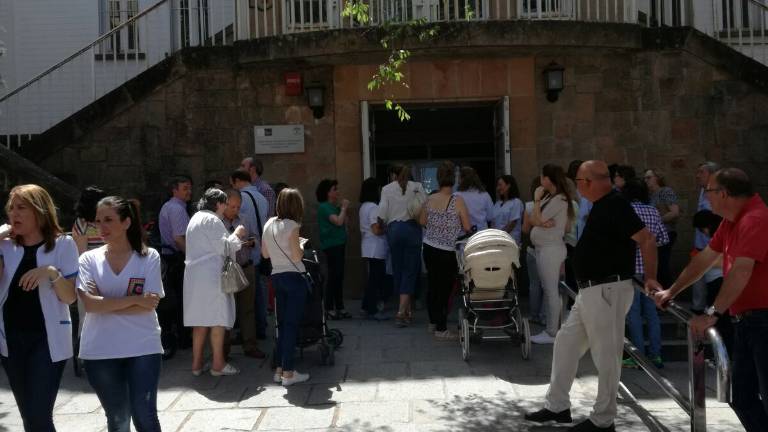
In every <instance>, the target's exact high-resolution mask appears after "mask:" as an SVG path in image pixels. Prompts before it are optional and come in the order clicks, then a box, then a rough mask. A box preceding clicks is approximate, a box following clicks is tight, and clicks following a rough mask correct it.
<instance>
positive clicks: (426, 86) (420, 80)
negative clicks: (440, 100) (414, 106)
mask: <svg viewBox="0 0 768 432" xmlns="http://www.w3.org/2000/svg"><path fill="white" fill-rule="evenodd" d="M440 66H442V65H435V66H433V65H432V64H430V63H425V62H412V63H411V64H410V73H409V74H408V75H407V76H406V77H405V79H406V81H408V84H409V86H410V88H411V97H412V98H414V99H432V98H433V97H435V95H436V94H437V95H439V94H446V93H448V92H442V93H439V91H440V90H438V93H436V90H435V88H433V87H439V86H440V85H441V83H440V81H441V80H445V77H444V72H443V71H441V70H440ZM455 84H456V81H455V79H454V83H453V86H454V88H450V89H449V92H450V93H456V89H455ZM448 85H449V86H450V85H451V84H448Z"/></svg>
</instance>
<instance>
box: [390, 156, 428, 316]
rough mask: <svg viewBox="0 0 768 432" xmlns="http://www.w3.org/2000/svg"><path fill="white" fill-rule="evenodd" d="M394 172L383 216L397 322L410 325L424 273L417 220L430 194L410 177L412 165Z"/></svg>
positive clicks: (419, 229) (403, 166)
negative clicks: (413, 298) (413, 302)
mask: <svg viewBox="0 0 768 432" xmlns="http://www.w3.org/2000/svg"><path fill="white" fill-rule="evenodd" d="M393 171H394V174H395V177H394V180H393V181H392V182H391V183H389V184H388V185H386V186H384V188H383V189H382V190H381V202H380V203H379V219H381V220H382V222H383V224H386V226H387V243H389V251H390V255H391V257H392V276H393V281H394V292H395V293H397V294H399V295H400V306H399V308H398V312H397V315H396V316H395V325H397V326H398V327H407V326H408V325H410V324H411V319H412V315H411V296H412V295H413V293H414V291H415V290H416V284H417V283H418V281H419V277H420V276H421V225H419V223H418V221H417V220H416V219H418V217H419V214H420V213H421V208H422V207H423V206H424V203H425V202H427V194H426V192H424V188H423V187H422V186H421V183H418V182H415V181H411V180H410V177H411V167H410V166H408V165H402V166H399V167H396V168H395V169H394V170H393Z"/></svg>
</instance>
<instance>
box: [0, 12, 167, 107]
mask: <svg viewBox="0 0 768 432" xmlns="http://www.w3.org/2000/svg"><path fill="white" fill-rule="evenodd" d="M167 2H168V0H160V1H158V2H157V3H155V4H154V5H152V6H150V7H148V8H146V9H144V10H143V11H141V12H139V13H138V14H136V15H134V16H133V17H131V18H129V19H128V20H127V21H125V22H124V23H121V24H120V25H118V26H117V27H115V28H113V29H112V30H110V31H108V32H107V33H104V34H103V35H101V36H99V37H98V38H97V39H96V40H95V41H93V42H91V43H89V44H88V45H86V46H84V47H83V48H80V49H79V50H77V51H75V53H74V54H72V55H70V56H69V57H67V58H65V59H64V60H62V61H60V62H58V63H56V64H55V65H53V66H51V67H49V68H48V69H46V70H44V71H43V72H41V73H39V74H37V75H36V76H35V77H33V78H32V79H30V80H29V81H27V82H25V83H24V84H22V85H20V86H18V87H16V88H15V89H13V90H12V91H10V92H8V93H7V94H5V95H3V96H0V102H3V101H5V100H6V99H10V98H11V97H12V96H14V95H16V94H18V93H19V92H21V91H22V90H24V89H25V88H27V87H29V86H31V85H32V84H34V83H36V82H37V81H40V80H41V79H43V78H45V76H46V75H48V74H49V73H51V72H53V71H55V70H56V69H59V68H60V67H62V66H64V65H65V64H67V63H69V62H70V61H72V60H74V59H75V58H76V57H78V56H80V54H83V53H85V52H86V51H88V50H89V49H91V48H93V47H95V46H96V45H98V44H100V43H102V42H104V41H105V40H107V39H108V38H111V37H112V35H114V34H115V33H118V32H120V31H121V30H123V29H125V28H126V27H128V26H129V25H131V24H133V23H134V22H136V21H137V20H138V19H139V18H142V17H143V16H145V15H147V14H149V13H150V12H152V11H153V10H155V9H157V8H158V7H160V6H162V5H164V4H165V3H167Z"/></svg>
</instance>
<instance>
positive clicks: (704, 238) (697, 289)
mask: <svg viewBox="0 0 768 432" xmlns="http://www.w3.org/2000/svg"><path fill="white" fill-rule="evenodd" d="M719 169H720V165H718V164H717V163H716V162H712V161H705V162H702V163H700V164H699V166H698V167H697V168H696V186H698V188H699V201H698V204H697V205H696V211H695V212H694V214H696V213H698V212H700V211H702V210H710V211H711V210H712V206H711V205H710V203H709V199H708V198H707V194H706V193H704V189H706V188H707V182H709V178H710V177H711V176H712V175H713V174H715V173H716V172H717V170H719ZM709 240H710V238H709V236H708V235H706V234H705V233H704V232H703V231H701V230H700V229H696V230H695V232H694V237H693V248H694V249H693V251H691V255H696V254H697V253H699V252H701V251H702V250H704V248H705V247H707V245H708V244H709ZM721 277H723V271H722V269H721V268H720V267H712V268H711V269H710V270H709V271H708V272H707V274H705V275H704V277H703V278H701V279H699V280H698V281H696V283H695V284H694V285H693V287H692V293H693V304H692V305H691V309H692V310H693V311H694V312H696V313H703V312H704V308H705V307H707V282H710V281H713V280H715V279H717V278H721Z"/></svg>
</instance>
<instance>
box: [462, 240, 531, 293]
mask: <svg viewBox="0 0 768 432" xmlns="http://www.w3.org/2000/svg"><path fill="white" fill-rule="evenodd" d="M516 267H520V248H519V247H518V245H517V243H516V242H515V240H514V239H513V238H512V236H510V235H509V234H508V233H507V232H505V231H502V230H497V229H486V230H482V231H479V232H478V233H476V234H474V235H473V236H472V237H470V238H469V240H467V244H466V245H465V246H464V272H465V274H467V275H469V276H470V277H471V278H472V281H473V282H474V284H475V286H476V287H477V288H501V287H504V286H506V284H507V281H509V279H510V278H511V277H512V271H513V269H514V268H516Z"/></svg>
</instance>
